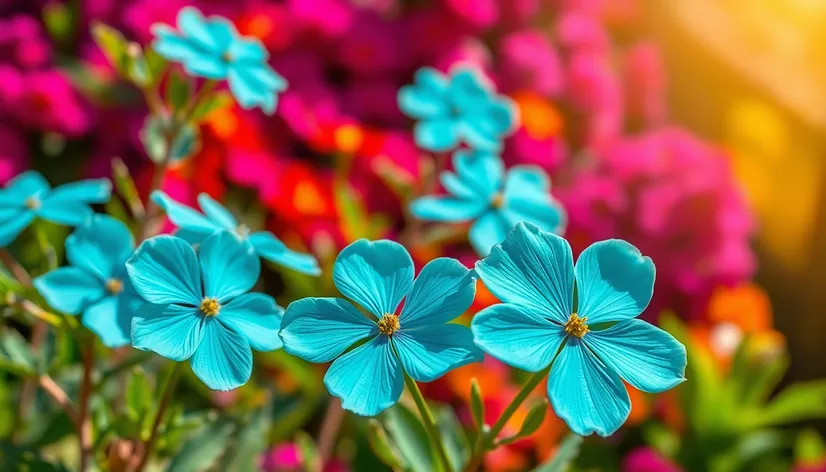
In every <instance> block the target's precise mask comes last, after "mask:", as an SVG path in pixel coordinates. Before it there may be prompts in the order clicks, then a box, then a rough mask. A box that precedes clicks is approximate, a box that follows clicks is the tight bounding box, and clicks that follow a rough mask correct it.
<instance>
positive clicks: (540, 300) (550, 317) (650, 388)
mask: <svg viewBox="0 0 826 472" xmlns="http://www.w3.org/2000/svg"><path fill="white" fill-rule="evenodd" d="M476 271H477V272H478V273H479V277H480V278H481V279H482V281H483V282H484V283H485V285H486V286H487V287H488V288H489V289H490V291H491V292H493V294H494V295H496V296H497V297H498V298H499V299H500V300H502V301H503V302H504V303H502V304H498V305H493V306H491V307H488V308H486V309H485V310H482V311H481V312H480V313H479V314H477V315H476V316H475V317H474V319H473V322H472V330H473V333H474V335H475V339H476V344H477V345H478V346H479V347H481V348H482V350H484V351H485V352H487V353H488V354H490V355H492V356H494V357H496V358H497V359H500V360H502V361H503V362H505V363H507V364H510V365H512V366H514V367H517V368H520V369H524V370H527V371H531V372H539V371H542V370H543V369H545V368H546V367H548V366H549V365H551V364H553V368H552V370H551V374H550V377H549V379H548V397H549V398H550V400H551V405H553V408H554V410H555V411H556V414H557V415H558V416H559V417H560V418H562V419H563V420H565V422H566V423H568V426H569V427H570V428H571V430H572V431H573V432H575V433H577V434H580V435H588V434H591V433H594V432H596V433H597V434H599V435H601V436H608V435H610V434H613V433H614V432H615V431H616V430H617V429H618V428H619V427H620V426H622V423H623V422H625V420H626V418H627V417H628V414H629V413H630V411H631V402H630V400H629V398H628V392H627V391H626V390H625V386H624V385H623V383H622V380H621V379H625V381H626V382H628V383H629V384H631V385H632V386H634V387H636V388H637V389H639V390H642V391H645V392H662V391H664V390H667V389H670V388H672V387H674V386H676V385H678V384H679V383H681V382H683V381H684V380H685V377H684V375H685V366H686V351H685V347H684V346H683V345H682V344H680V343H679V342H678V341H677V340H676V339H674V338H673V337H672V336H671V335H670V334H668V333H666V332H665V331H663V330H661V329H659V328H657V327H655V326H653V325H651V324H649V323H646V322H645V321H642V320H639V319H637V318H636V317H637V316H638V315H639V314H640V313H642V311H643V310H644V309H645V308H646V306H648V303H649V301H650V300H651V295H652V293H653V290H654V277H655V269H654V264H653V262H652V261H651V259H650V258H648V257H643V256H642V254H640V252H639V251H638V250H637V248H635V247H634V246H632V245H631V244H629V243H627V242H625V241H621V240H617V239H611V240H607V241H601V242H598V243H595V244H593V245H591V246H590V247H588V248H587V249H585V250H584V251H583V252H582V254H581V255H580V256H579V259H578V260H577V263H576V266H574V263H573V257H572V254H571V247H570V245H568V242H567V241H566V240H565V239H563V238H561V237H559V236H556V235H555V234H552V233H548V232H544V231H542V230H540V229H539V228H537V227H536V226H533V225H530V224H526V223H520V224H518V225H517V226H516V228H514V230H513V231H511V233H510V234H508V237H507V238H506V239H505V241H504V242H502V243H501V244H499V245H497V246H495V247H494V248H493V250H492V251H491V255H490V256H489V257H487V258H486V259H484V260H482V261H479V262H478V263H477V264H476ZM574 287H576V297H574V292H575V289H574ZM574 298H576V306H575V305H574Z"/></svg>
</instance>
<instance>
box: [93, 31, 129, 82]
mask: <svg viewBox="0 0 826 472" xmlns="http://www.w3.org/2000/svg"><path fill="white" fill-rule="evenodd" d="M92 38H93V39H94V40H95V43H97V45H98V47H100V49H101V50H102V51H103V54H104V55H105V56H106V59H108V60H109V63H110V64H112V67H114V68H115V70H116V71H118V73H119V74H120V75H121V76H123V77H128V76H129V55H128V54H127V49H128V42H127V41H126V38H124V37H123V35H122V34H121V33H120V31H118V30H116V29H114V28H112V27H110V26H107V25H105V24H103V23H100V22H95V23H93V24H92Z"/></svg>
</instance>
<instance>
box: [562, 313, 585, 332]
mask: <svg viewBox="0 0 826 472" xmlns="http://www.w3.org/2000/svg"><path fill="white" fill-rule="evenodd" d="M586 321H588V317H587V316H583V317H582V318H580V317H579V315H577V314H576V313H572V314H571V317H570V318H569V319H568V322H567V323H565V332H566V333H568V334H570V335H572V336H576V337H578V338H581V337H583V336H585V333H587V332H588V331H590V330H589V329H588V325H587V324H585V322H586Z"/></svg>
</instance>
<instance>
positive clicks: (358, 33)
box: [337, 12, 404, 80]
mask: <svg viewBox="0 0 826 472" xmlns="http://www.w3.org/2000/svg"><path fill="white" fill-rule="evenodd" d="M401 48H402V43H401V41H400V38H399V29H398V27H397V26H396V25H395V24H393V23H391V22H388V21H386V20H383V19H381V18H379V17H378V16H377V15H376V14H375V13H371V12H361V13H360V14H358V15H357V16H356V17H355V22H354V23H353V27H352V28H351V30H350V32H349V33H348V34H347V35H345V36H344V37H342V39H341V43H340V45H339V51H338V54H337V58H338V60H339V61H340V62H341V64H342V65H344V66H345V67H347V68H348V69H349V70H351V71H353V72H355V73H358V74H382V73H389V72H393V71H395V70H398V68H399V64H400V63H401V61H402V60H404V57H403V56H402V55H400V54H399V51H400V50H401ZM359 80H363V79H359Z"/></svg>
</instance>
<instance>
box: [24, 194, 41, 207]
mask: <svg viewBox="0 0 826 472" xmlns="http://www.w3.org/2000/svg"><path fill="white" fill-rule="evenodd" d="M26 208H28V209H29V210H39V209H40V199H39V198H37V197H35V196H31V197H29V198H27V199H26Z"/></svg>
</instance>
